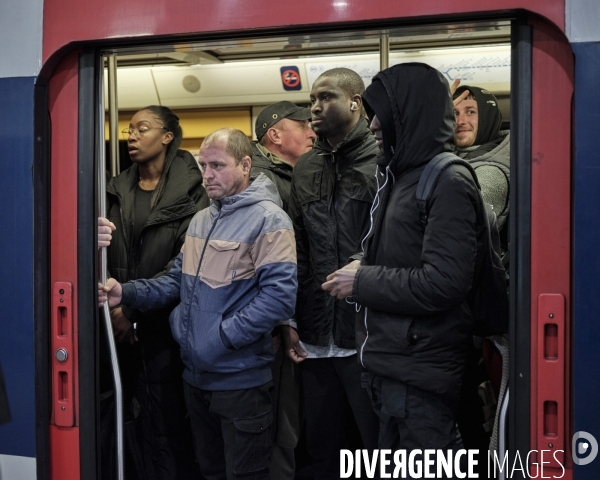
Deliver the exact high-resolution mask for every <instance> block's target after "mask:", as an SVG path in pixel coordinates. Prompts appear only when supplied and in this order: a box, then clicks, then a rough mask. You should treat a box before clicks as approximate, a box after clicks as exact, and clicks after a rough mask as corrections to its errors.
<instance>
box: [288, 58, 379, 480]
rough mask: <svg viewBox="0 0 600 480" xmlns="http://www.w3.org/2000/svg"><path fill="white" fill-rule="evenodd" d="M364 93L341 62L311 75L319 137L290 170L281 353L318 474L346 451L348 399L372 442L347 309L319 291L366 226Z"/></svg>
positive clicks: (371, 160) (327, 474) (322, 476)
mask: <svg viewBox="0 0 600 480" xmlns="http://www.w3.org/2000/svg"><path fill="white" fill-rule="evenodd" d="M363 91H364V83H363V80H362V79H361V78H360V76H359V75H358V74H357V73H355V72H354V71H352V70H349V69H347V68H335V69H332V70H328V71H326V72H325V73H323V74H322V75H321V76H320V77H319V78H318V79H317V80H316V81H315V83H314V85H313V87H312V90H311V93H310V100H311V105H312V107H311V123H312V128H313V130H314V131H315V133H316V134H317V139H316V140H315V143H314V146H313V149H312V150H311V151H310V152H308V153H306V154H304V155H303V156H302V157H300V159H299V160H298V163H297V164H296V167H294V172H293V175H292V185H291V192H290V204H289V209H288V213H289V215H290V217H291V218H292V222H293V224H294V231H295V234H296V246H297V258H298V284H299V293H298V298H297V302H296V315H295V319H294V321H291V322H290V326H283V327H282V339H283V343H284V348H285V351H286V353H287V355H288V356H289V357H290V358H291V359H292V360H294V361H295V362H296V363H300V370H301V372H302V386H303V394H304V405H305V416H306V441H307V449H308V453H309V454H310V456H311V458H312V470H313V474H314V478H315V479H316V480H329V479H338V478H339V473H340V472H339V455H340V449H341V448H348V447H343V444H344V440H345V439H344V430H347V429H345V428H344V422H345V421H347V416H345V415H344V406H345V405H346V404H347V403H349V404H350V406H351V408H352V414H353V417H354V419H355V420H356V424H357V426H358V430H359V431H360V435H361V438H362V443H363V445H364V448H366V449H369V450H372V449H375V448H377V438H378V431H379V430H378V419H377V417H376V415H375V413H374V412H373V409H372V407H371V402H370V400H369V397H368V395H367V391H366V386H367V384H368V377H369V374H368V372H367V371H366V370H365V369H364V368H363V367H361V366H360V365H359V364H358V361H357V354H356V347H355V338H354V331H355V328H354V322H355V315H356V312H355V310H354V308H355V307H354V305H352V304H351V303H348V302H346V301H345V300H344V301H338V300H336V299H335V298H332V297H331V296H330V295H329V294H328V292H325V291H323V290H322V289H321V284H322V283H323V282H325V280H326V277H327V275H328V274H329V273H331V272H333V271H335V270H337V269H339V268H343V267H344V266H346V265H347V264H348V260H349V257H350V256H352V255H354V254H356V253H357V252H359V251H360V242H361V240H362V238H363V237H364V236H365V234H366V233H367V230H368V227H369V224H370V221H369V212H370V208H371V204H372V201H373V198H374V196H375V192H376V190H377V188H376V181H375V158H376V156H377V154H378V152H379V150H378V148H377V145H376V144H375V139H374V138H373V135H372V134H371V132H370V131H369V128H368V124H367V121H366V120H365V119H364V118H363V115H362V98H361V94H362V92H363ZM346 440H347V439H346ZM346 445H348V444H347V443H346ZM351 446H353V447H354V446H355V445H351ZM355 447H356V448H360V447H361V446H359V445H356V446H355Z"/></svg>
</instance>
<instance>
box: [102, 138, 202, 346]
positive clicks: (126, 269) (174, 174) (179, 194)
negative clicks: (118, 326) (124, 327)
mask: <svg viewBox="0 0 600 480" xmlns="http://www.w3.org/2000/svg"><path fill="white" fill-rule="evenodd" d="M166 175H167V180H166V185H165V189H164V193H163V195H162V197H161V198H160V199H159V201H158V203H157V204H156V206H155V207H154V209H153V210H152V211H151V213H150V216H149V217H148V219H147V220H146V223H145V224H144V226H143V228H142V231H141V233H140V235H139V239H138V242H137V243H135V244H134V243H133V224H134V201H135V191H136V188H137V184H138V181H139V168H138V166H137V165H135V164H134V165H132V166H131V167H129V168H128V169H127V170H125V171H124V172H121V174H120V175H119V176H117V177H114V178H112V179H111V181H110V182H109V184H108V186H107V188H106V191H107V207H108V208H107V212H108V219H109V220H110V221H111V222H113V223H114V224H115V226H116V227H117V229H116V231H115V232H114V233H113V239H112V241H111V244H110V247H109V248H108V270H109V273H110V275H111V276H112V277H113V278H115V279H116V280H118V281H119V282H121V283H123V282H126V281H128V280H135V279H138V278H156V277H159V276H161V275H164V274H165V273H167V272H168V271H169V269H170V264H171V261H172V260H173V259H174V258H175V257H176V256H177V254H178V253H179V251H180V250H181V246H182V245H183V241H184V240H185V232H186V231H187V227H188V225H189V223H190V220H191V219H192V217H193V216H194V214H195V213H196V212H197V211H198V210H201V209H202V208H205V207H207V206H208V205H209V199H208V196H207V194H206V190H205V189H204V187H203V186H202V174H201V173H200V169H199V168H198V164H197V163H196V160H195V159H194V157H193V156H192V155H191V154H190V153H189V152H187V151H185V150H179V151H178V152H177V155H176V156H175V158H174V159H173V162H172V163H171V166H170V168H169V170H168V172H166ZM174 306H175V305H173V307H174ZM170 312H171V309H162V310H156V311H152V312H141V311H137V310H131V309H129V308H128V307H123V313H125V315H126V316H127V317H128V318H129V320H130V321H131V322H132V323H133V322H137V324H138V325H137V326H138V336H139V337H140V339H141V338H142V337H143V336H144V335H145V334H147V333H150V332H160V333H161V334H166V335H168V336H169V337H170V335H171V331H170V327H169V314H170Z"/></svg>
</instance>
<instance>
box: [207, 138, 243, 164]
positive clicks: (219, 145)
mask: <svg viewBox="0 0 600 480" xmlns="http://www.w3.org/2000/svg"><path fill="white" fill-rule="evenodd" d="M198 158H199V160H200V161H202V160H205V161H215V160H223V161H226V162H228V161H232V162H235V159H234V158H233V157H232V156H231V155H230V154H229V153H228V152H227V150H225V142H224V141H223V142H211V143H210V144H209V145H206V146H202V147H201V148H200V151H199V152H198Z"/></svg>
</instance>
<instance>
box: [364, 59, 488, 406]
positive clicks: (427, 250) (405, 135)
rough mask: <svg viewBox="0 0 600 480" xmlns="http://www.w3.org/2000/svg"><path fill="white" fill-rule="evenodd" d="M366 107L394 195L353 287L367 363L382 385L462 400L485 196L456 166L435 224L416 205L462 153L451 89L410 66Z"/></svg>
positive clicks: (393, 72) (446, 179) (383, 179)
mask: <svg viewBox="0 0 600 480" xmlns="http://www.w3.org/2000/svg"><path fill="white" fill-rule="evenodd" d="M363 98H364V100H365V103H366V104H367V105H366V106H367V110H368V111H369V112H370V113H371V114H373V113H375V114H377V116H378V118H379V119H380V121H381V123H382V125H383V140H384V150H383V152H382V154H381V156H380V157H379V158H378V168H379V170H380V173H378V175H380V180H379V182H380V184H382V185H383V184H385V187H384V188H382V190H381V192H380V193H379V206H378V208H377V209H376V211H375V220H374V227H373V230H374V231H373V234H372V235H371V236H370V237H369V239H368V241H367V244H366V248H365V255H364V257H363V261H362V265H361V267H360V268H359V270H358V272H357V275H356V278H355V281H354V285H353V299H354V300H356V301H357V302H358V303H359V304H360V305H362V310H361V311H360V313H359V314H358V315H357V324H356V328H357V336H356V346H357V350H358V353H359V360H360V361H361V362H362V363H363V365H364V366H365V367H366V368H367V369H368V370H370V371H371V372H372V373H374V374H376V375H378V376H381V377H385V378H388V379H391V380H396V381H401V382H405V383H407V384H410V385H414V386H416V387H418V388H422V389H424V390H426V391H429V392H433V393H436V394H439V395H442V396H445V397H447V398H449V399H453V400H455V399H456V397H457V396H458V392H459V388H460V380H461V376H462V372H463V368H464V363H465V356H466V351H467V346H468V342H469V340H470V336H471V326H472V317H471V313H470V311H469V308H468V307H467V304H466V302H465V299H466V297H467V294H468V292H469V289H470V288H471V282H472V279H473V276H474V269H475V260H476V254H477V246H478V242H479V241H481V242H483V236H482V235H481V233H483V229H482V227H481V226H480V222H479V221H478V218H482V217H479V214H478V210H479V208H480V204H481V202H480V201H479V195H480V194H479V192H478V190H477V187H476V186H475V184H474V181H473V179H472V177H471V174H470V173H469V172H468V171H467V170H466V169H465V168H464V167H461V166H451V167H449V168H447V169H446V170H445V171H444V172H443V173H442V175H441V177H440V178H439V180H438V183H437V185H436V187H435V188H434V191H433V194H432V198H431V200H430V209H429V218H428V222H427V225H423V224H422V223H421V221H420V216H419V209H418V207H417V202H416V199H415V192H416V188H417V184H418V182H419V178H420V176H421V173H422V171H423V169H424V167H425V165H426V164H427V163H428V162H429V160H431V159H432V158H433V157H434V156H435V155H437V154H439V153H441V152H444V151H452V145H451V141H452V139H453V135H454V120H453V107H452V99H451V97H450V93H449V90H448V85H447V82H446V80H444V78H443V77H442V76H441V74H440V73H439V72H438V71H437V70H435V69H433V68H431V67H428V66H426V65H423V64H401V65H397V66H394V67H391V68H389V69H387V70H384V71H383V72H380V73H379V74H378V75H377V76H376V77H375V78H374V80H373V83H372V85H371V86H370V87H369V88H367V90H366V91H365V94H364V95H363ZM377 203H378V201H377V200H376V201H375V204H377ZM481 205H482V204H481ZM367 332H368V333H367Z"/></svg>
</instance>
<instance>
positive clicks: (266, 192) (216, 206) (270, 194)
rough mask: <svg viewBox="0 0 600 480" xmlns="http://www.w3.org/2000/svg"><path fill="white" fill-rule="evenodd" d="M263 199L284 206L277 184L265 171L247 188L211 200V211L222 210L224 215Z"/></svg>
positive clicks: (214, 213) (214, 212) (213, 212)
mask: <svg viewBox="0 0 600 480" xmlns="http://www.w3.org/2000/svg"><path fill="white" fill-rule="evenodd" d="M263 200H266V201H269V202H273V203H274V204H276V205H277V206H278V207H280V208H281V207H282V206H283V203H282V202H281V198H280V197H279V193H278V192H277V187H276V186H275V184H274V183H273V182H272V181H271V180H270V179H269V177H267V176H266V175H265V174H264V173H259V174H258V176H257V177H256V178H255V179H254V180H252V182H251V183H250V186H249V187H248V188H247V189H246V190H244V191H242V192H240V193H238V194H237V195H232V196H230V197H225V198H224V199H222V200H211V201H210V213H211V215H217V214H218V213H219V211H221V216H224V215H228V214H230V213H232V212H234V211H235V210H237V209H238V208H244V207H247V206H249V205H253V204H255V203H258V202H262V201H263Z"/></svg>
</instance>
